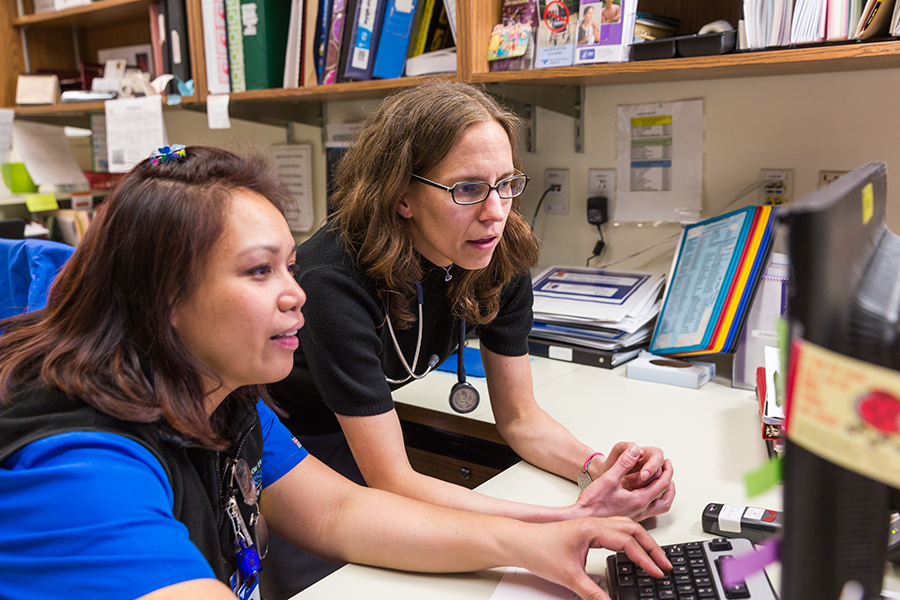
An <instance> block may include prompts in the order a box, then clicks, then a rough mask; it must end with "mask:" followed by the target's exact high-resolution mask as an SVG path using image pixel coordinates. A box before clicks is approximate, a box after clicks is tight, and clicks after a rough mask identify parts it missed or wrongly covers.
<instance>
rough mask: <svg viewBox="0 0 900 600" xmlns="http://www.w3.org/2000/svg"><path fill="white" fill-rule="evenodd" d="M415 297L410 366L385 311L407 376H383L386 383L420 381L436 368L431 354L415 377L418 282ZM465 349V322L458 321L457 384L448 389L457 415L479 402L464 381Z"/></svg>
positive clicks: (420, 300) (420, 301)
mask: <svg viewBox="0 0 900 600" xmlns="http://www.w3.org/2000/svg"><path fill="white" fill-rule="evenodd" d="M416 296H417V300H418V304H419V335H418V338H417V340H416V352H415V354H414V355H413V363H412V366H409V363H408V362H406V357H404V356H403V352H402V351H401V350H400V344H399V343H398V342H397V336H396V334H394V326H393V325H392V324H391V315H390V312H388V311H385V313H386V315H387V325H388V331H390V332H391V339H392V340H393V341H394V350H396V351H397V356H399V357H400V362H401V363H402V364H403V368H404V369H406V372H407V373H408V375H407V376H406V377H405V378H403V379H391V378H390V377H387V376H385V379H386V380H387V382H388V383H395V384H396V383H406V382H407V381H409V380H410V379H422V378H423V377H425V376H426V375H428V374H429V373H431V371H432V370H433V369H434V368H435V367H436V366H437V363H438V361H439V360H440V358H438V355H437V354H432V355H431V358H429V359H428V366H426V367H425V371H423V372H422V374H421V375H416V372H415V371H416V365H418V363H419V351H420V350H421V349H422V321H423V319H422V304H423V303H424V299H423V294H422V284H421V283H419V282H418V281H417V282H416ZM465 347H466V320H465V319H460V324H459V347H458V348H457V349H456V379H457V382H456V383H455V384H454V385H453V387H452V388H451V389H450V407H451V408H453V410H455V411H456V412H458V413H463V414H465V413H470V412H472V411H473V410H475V408H476V407H477V406H478V401H479V400H480V396H479V394H478V390H476V389H475V387H474V386H473V385H472V384H471V383H469V382H467V381H466V366H465V359H464V356H463V355H464V350H465Z"/></svg>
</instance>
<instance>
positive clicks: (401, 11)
mask: <svg viewBox="0 0 900 600" xmlns="http://www.w3.org/2000/svg"><path fill="white" fill-rule="evenodd" d="M417 4H418V1H417V0H388V3H387V7H386V8H385V11H384V19H383V20H382V24H381V39H380V40H379V43H378V51H377V52H376V54H375V66H374V67H373V69H372V76H373V77H378V78H379V79H395V78H397V77H400V76H402V75H403V68H404V67H405V66H406V53H407V51H408V50H409V40H410V37H411V36H412V26H413V20H414V19H415V16H416V5H417Z"/></svg>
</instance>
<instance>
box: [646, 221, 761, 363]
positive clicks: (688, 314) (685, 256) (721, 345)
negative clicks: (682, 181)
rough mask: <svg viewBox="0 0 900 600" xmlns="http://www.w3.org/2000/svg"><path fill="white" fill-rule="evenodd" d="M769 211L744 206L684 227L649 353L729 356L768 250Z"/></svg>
mask: <svg viewBox="0 0 900 600" xmlns="http://www.w3.org/2000/svg"><path fill="white" fill-rule="evenodd" d="M775 212H776V209H775V207H773V206H748V207H745V208H742V209H739V210H736V211H733V212H730V213H726V214H724V215H720V216H716V217H713V218H711V219H706V220H704V221H699V222H697V223H693V224H691V225H687V226H686V227H685V228H684V230H683V231H682V233H681V239H680V240H679V242H678V247H677V249H676V251H675V257H674V258H673V259H672V270H671V273H670V275H669V280H668V284H667V286H666V291H665V295H664V297H663V306H662V310H661V311H660V314H659V319H658V321H657V324H656V329H655V330H654V333H653V339H652V340H651V342H650V352H652V353H654V354H665V355H671V356H698V355H707V354H730V353H733V352H734V351H735V349H736V347H737V343H738V341H739V340H740V334H741V331H742V329H743V326H744V322H745V319H746V317H747V314H748V312H749V310H748V309H749V307H750V304H751V302H752V300H753V297H754V294H755V292H756V289H757V286H758V284H759V282H760V280H761V279H762V274H763V271H764V268H765V264H766V261H767V259H768V256H769V252H770V250H771V248H772V240H773V238H774V223H775Z"/></svg>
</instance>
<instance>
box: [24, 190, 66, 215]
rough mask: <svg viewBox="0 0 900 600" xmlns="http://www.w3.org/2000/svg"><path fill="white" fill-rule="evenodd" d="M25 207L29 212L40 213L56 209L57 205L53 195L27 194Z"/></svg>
mask: <svg viewBox="0 0 900 600" xmlns="http://www.w3.org/2000/svg"><path fill="white" fill-rule="evenodd" d="M25 206H26V207H27V208H28V210H29V211H30V212H42V211H45V210H56V209H58V208H59V203H58V202H57V201H56V196H54V195H53V194H28V195H27V196H25Z"/></svg>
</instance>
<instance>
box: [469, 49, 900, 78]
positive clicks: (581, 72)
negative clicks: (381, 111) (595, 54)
mask: <svg viewBox="0 0 900 600" xmlns="http://www.w3.org/2000/svg"><path fill="white" fill-rule="evenodd" d="M896 67H900V41H898V40H891V41H884V42H858V43H849V44H840V45H832V46H814V47H806V48H803V47H797V48H787V49H783V50H761V51H756V52H737V53H732V54H723V55H719V56H700V57H691V58H672V59H665V60H647V61H634V62H625V63H615V64H599V65H579V66H573V67H557V68H552V69H534V70H530V71H504V72H492V73H473V74H471V75H470V77H469V80H470V81H471V82H473V83H514V84H524V85H549V86H591V85H614V84H622V83H653V82H657V81H685V80H697V79H727V78H734V77H761V76H769V75H796V74H801V73H825V72H839V71H857V70H867V69H887V68H896Z"/></svg>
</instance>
